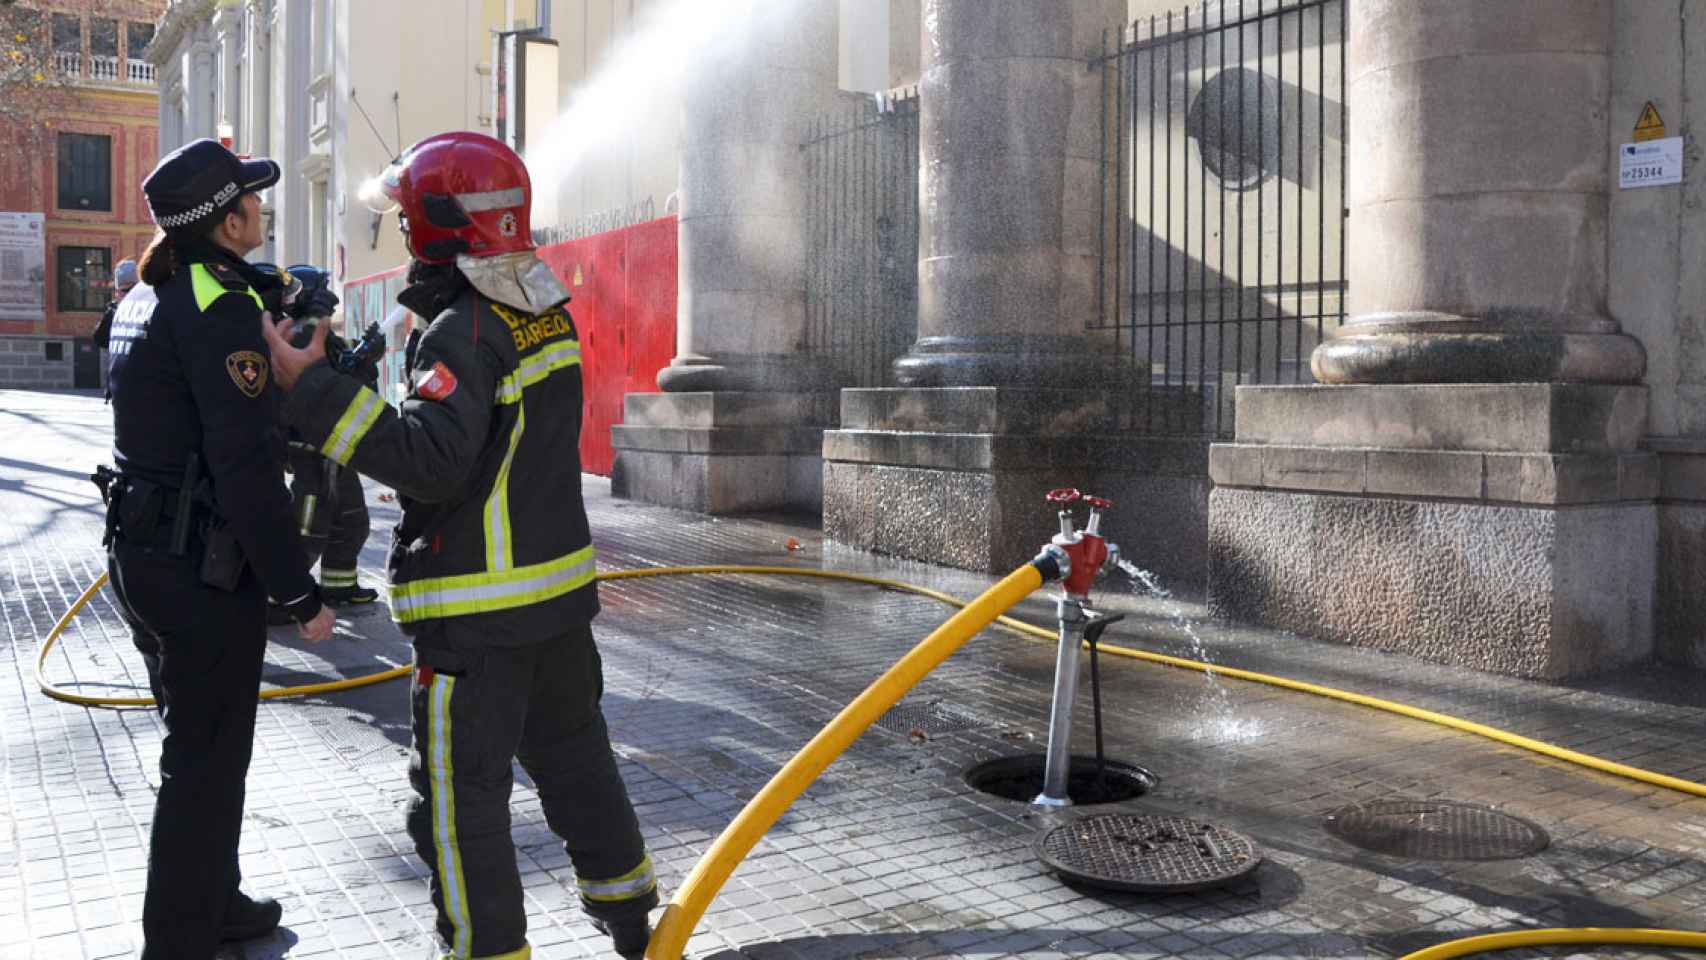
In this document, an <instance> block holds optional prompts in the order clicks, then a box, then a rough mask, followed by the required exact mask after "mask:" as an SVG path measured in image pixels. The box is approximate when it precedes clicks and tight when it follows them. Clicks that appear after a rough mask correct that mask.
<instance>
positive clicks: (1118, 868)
mask: <svg viewBox="0 0 1706 960" xmlns="http://www.w3.org/2000/svg"><path fill="white" fill-rule="evenodd" d="M1036 852H1037V856H1038V857H1039V858H1041V859H1042V861H1043V863H1045V864H1047V865H1048V866H1049V869H1051V870H1054V871H1055V872H1056V873H1059V874H1060V875H1061V876H1062V877H1063V878H1064V879H1067V880H1076V881H1079V882H1082V883H1087V884H1090V885H1091V886H1096V887H1107V888H1109V889H1112V890H1129V891H1134V892H1138V893H1176V892H1179V891H1185V890H1202V889H1206V888H1208V887H1218V886H1222V885H1224V884H1227V883H1230V882H1232V881H1233V880H1236V879H1238V878H1239V877H1242V876H1244V875H1245V874H1247V873H1249V872H1250V871H1252V870H1254V869H1256V866H1257V865H1258V864H1260V863H1261V862H1262V855H1261V853H1260V852H1259V851H1258V850H1257V849H1256V845H1255V844H1254V843H1253V842H1251V840H1250V838H1248V837H1246V836H1244V835H1243V834H1238V833H1233V832H1232V831H1230V830H1222V829H1221V828H1219V827H1215V826H1210V825H1209V824H1206V823H1198V822H1197V821H1195V820H1186V819H1184V818H1182V817H1147V816H1136V815H1132V814H1124V813H1101V814H1096V815H1095V816H1090V817H1085V818H1083V819H1081V820H1074V821H1072V822H1071V823H1067V824H1063V825H1061V826H1058V827H1055V828H1054V829H1052V830H1049V831H1047V832H1046V833H1044V834H1043V835H1042V836H1040V837H1038V838H1037V840H1036Z"/></svg>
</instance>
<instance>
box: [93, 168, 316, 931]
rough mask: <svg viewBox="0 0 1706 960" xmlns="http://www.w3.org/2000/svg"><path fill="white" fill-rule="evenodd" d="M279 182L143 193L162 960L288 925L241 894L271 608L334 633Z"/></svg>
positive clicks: (135, 405) (154, 878)
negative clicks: (302, 402)
mask: <svg viewBox="0 0 1706 960" xmlns="http://www.w3.org/2000/svg"><path fill="white" fill-rule="evenodd" d="M278 176H279V168H278V165H277V164H275V163H274V162H272V161H271V160H253V161H241V160H239V159H238V158H237V157H235V156H234V155H232V153H231V152H230V151H229V150H227V149H225V148H224V147H222V146H220V145H219V144H218V143H216V142H214V141H212V140H198V141H196V142H195V143H191V144H188V145H187V146H184V147H183V148H181V149H179V150H176V151H174V152H173V153H171V154H170V155H168V156H167V157H166V158H165V159H163V160H161V161H160V164H159V166H157V167H155V168H154V172H153V173H151V174H149V176H148V179H147V180H145V181H144V182H143V184H142V190H143V193H144V194H145V195H146V196H147V198H148V206H149V209H150V210H151V211H152V212H153V215H154V222H155V223H156V224H158V225H159V227H160V228H161V232H160V233H158V234H157V235H156V236H155V238H154V241H153V243H152V244H151V245H150V246H149V247H148V250H147V252H145V253H144V254H143V256H142V262H141V279H142V283H141V284H140V285H138V286H137V287H136V288H135V289H134V290H132V291H131V292H130V294H129V295H128V296H127V297H125V299H124V301H123V303H121V304H120V306H119V309H118V312H117V315H116V316H115V318H114V321H113V329H112V341H111V344H112V346H111V349H112V354H113V362H112V374H111V387H112V399H113V427H114V439H113V454H114V456H115V457H116V458H117V461H118V468H119V471H120V474H119V476H118V477H117V479H116V480H112V481H111V482H110V483H109V484H108V485H107V486H106V488H105V489H104V493H105V495H106V498H107V501H108V520H107V529H108V535H109V554H108V559H109V565H108V570H109V572H110V575H111V580H112V585H113V587H114V590H115V592H116V594H117V597H118V600H119V604H120V606H121V607H122V609H123V610H124V612H125V616H126V619H127V620H129V622H130V625H131V628H132V630H133V632H134V639H135V643H136V646H137V648H138V649H139V650H141V651H142V655H143V659H144V661H145V662H146V663H147V667H148V679H149V683H150V685H151V686H152V687H153V689H154V696H155V697H156V699H157V700H158V701H159V705H160V710H161V716H162V718H163V720H164V722H165V727H166V736H165V741H164V743H163V744H162V748H161V754H160V790H159V794H158V796H157V798H156V800H155V805H154V823H153V828H152V831H151V834H150V837H149V855H148V889H147V893H146V896H145V898H144V900H143V907H142V929H143V937H144V946H143V951H142V957H143V958H144V960H166V958H171V960H205V958H209V957H212V956H213V955H214V953H215V951H216V950H217V945H218V943H219V942H220V941H221V940H236V939H247V938H250V937H255V936H260V935H263V934H265V933H267V932H269V931H271V930H272V929H273V928H274V927H276V926H277V925H278V922H279V917H280V913H281V910H280V907H279V905H278V903H277V902H276V901H273V900H271V899H261V900H254V899H250V898H249V897H248V896H246V895H245V894H243V893H241V892H240V891H239V890H238V882H239V880H240V872H239V870H238V864H237V848H238V840H239V833H240V828H241V825H242V820H243V795H244V779H245V777H246V775H247V772H248V768H249V753H250V748H251V746H252V743H253V740H254V729H255V704H256V698H255V694H256V691H257V688H258V687H259V685H260V679H261V661H262V657H263V654H264V652H265V648H266V624H265V615H266V595H267V593H268V592H270V593H272V594H273V595H274V596H278V597H281V598H285V599H286V600H287V603H286V606H287V607H288V608H289V610H290V612H291V614H292V616H294V617H295V618H296V620H297V622H298V623H299V624H300V630H301V633H302V636H303V638H304V639H306V640H309V641H311V642H318V641H321V640H324V639H326V638H327V637H328V636H330V635H331V631H332V626H333V619H332V614H331V612H330V611H329V610H327V609H326V608H325V607H324V606H322V605H321V603H320V598H319V596H318V595H317V593H316V591H315V587H314V581H313V579H312V578H311V577H310V576H309V575H308V569H307V565H306V564H304V563H303V560H302V549H301V547H300V545H299V544H298V543H297V538H296V531H295V527H294V525H293V524H292V523H291V515H290V498H289V494H288V493H287V492H286V491H285V489H284V484H283V479H282V477H283V467H282V465H281V464H280V462H279V459H278V453H277V450H276V447H275V446H274V439H275V436H276V427H275V426H274V405H275V403H276V399H275V398H274V394H273V393H272V392H271V391H268V390H267V381H268V379H269V378H270V376H271V369H272V368H271V362H270V359H269V357H268V354H267V345H266V342H265V341H264V340H263V339H262V335H261V330H262V316H261V307H260V297H259V294H258V291H257V289H256V284H260V285H262V286H263V287H264V286H265V285H266V278H264V277H263V276H261V275H260V274H259V273H257V272H256V271H255V270H253V269H252V268H251V267H250V266H249V265H248V264H247V263H245V262H244V261H243V255H244V254H246V253H248V252H249V251H251V250H254V249H255V248H256V247H258V246H260V244H261V237H262V228H263V224H262V220H261V215H260V204H259V201H258V199H257V198H256V196H255V192H256V191H258V190H263V189H265V188H267V187H269V186H271V185H272V184H273V183H275V182H276V181H277V180H278Z"/></svg>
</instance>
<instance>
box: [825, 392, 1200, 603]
mask: <svg viewBox="0 0 1706 960" xmlns="http://www.w3.org/2000/svg"><path fill="white" fill-rule="evenodd" d="M1117 399H1118V398H1117V396H1115V395H1112V394H1110V393H1109V392H1106V391H1068V390H1034V389H1023V388H1006V387H946V388H933V389H874V390H873V389H859V390H843V391H842V393H841V427H840V428H839V429H835V430H830V431H827V432H826V433H825V434H824V446H823V456H824V472H823V492H824V508H823V509H824V514H823V523H824V533H825V534H826V535H828V536H829V537H831V538H832V539H834V540H837V541H839V542H841V543H844V544H847V545H849V546H853V547H857V548H859V549H863V550H871V551H875V552H878V553H884V554H888V555H891V556H898V557H904V558H906V559H910V560H920V561H925V562H928V563H937V564H943V565H946V566H953V567H959V568H962V569H967V570H979V571H984V572H989V573H1006V572H1008V571H1010V570H1012V569H1013V568H1015V567H1017V566H1019V565H1020V564H1022V563H1025V562H1026V561H1028V560H1030V559H1031V558H1032V557H1034V556H1036V553H1037V550H1038V549H1039V548H1041V547H1042V545H1043V544H1045V543H1047V542H1048V540H1049V538H1050V537H1052V536H1053V535H1054V534H1055V533H1056V532H1058V530H1059V523H1058V521H1057V520H1056V518H1055V510H1054V508H1052V507H1050V506H1049V505H1048V504H1047V503H1046V502H1045V501H1044V495H1045V494H1046V493H1047V492H1048V491H1049V490H1051V489H1054V488H1056V487H1078V488H1080V489H1082V490H1084V491H1086V492H1091V493H1096V494H1100V495H1102V496H1106V497H1108V498H1110V499H1112V500H1113V501H1114V504H1115V506H1114V509H1113V511H1112V512H1111V513H1110V515H1109V518H1108V521H1107V524H1106V527H1105V530H1106V532H1107V534H1108V536H1109V537H1110V538H1111V539H1113V540H1114V541H1115V542H1117V543H1119V545H1120V547H1121V549H1122V550H1123V551H1124V552H1125V556H1126V557H1127V558H1128V559H1130V560H1131V561H1132V562H1134V563H1136V564H1138V565H1139V566H1142V567H1144V568H1146V569H1149V570H1153V571H1155V572H1156V573H1158V574H1160V575H1161V576H1162V577H1163V578H1164V579H1166V580H1167V581H1168V583H1169V584H1171V585H1173V587H1174V588H1175V589H1182V590H1184V591H1186V592H1197V591H1200V590H1201V588H1202V585H1203V583H1204V578H1205V576H1206V560H1207V558H1206V554H1205V553H1204V550H1203V546H1204V543H1205V541H1206V532H1207V520H1208V514H1207V510H1208V481H1207V476H1206V473H1207V453H1208V449H1207V448H1208V444H1207V441H1205V440H1197V439H1171V438H1156V437H1144V436H1140V435H1134V434H1131V433H1127V432H1122V431H1121V430H1120V425H1121V423H1122V418H1121V415H1120V411H1119V410H1118V406H1117V402H1116V401H1117Z"/></svg>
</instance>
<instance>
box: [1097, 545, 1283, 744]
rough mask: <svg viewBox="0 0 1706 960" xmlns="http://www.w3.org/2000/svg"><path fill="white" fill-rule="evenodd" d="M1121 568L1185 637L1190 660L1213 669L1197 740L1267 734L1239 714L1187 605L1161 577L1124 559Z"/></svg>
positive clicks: (1206, 677) (1199, 708) (1200, 703)
mask: <svg viewBox="0 0 1706 960" xmlns="http://www.w3.org/2000/svg"><path fill="white" fill-rule="evenodd" d="M1118 565H1119V569H1120V572H1121V573H1124V574H1125V575H1126V576H1127V577H1130V578H1131V581H1132V588H1133V591H1134V592H1137V591H1139V590H1141V591H1142V592H1143V593H1144V594H1147V595H1148V596H1149V597H1151V598H1153V599H1154V600H1156V601H1157V602H1158V603H1160V604H1161V610H1162V613H1163V615H1164V616H1166V617H1167V619H1168V620H1169V621H1170V622H1171V623H1172V625H1173V627H1174V629H1176V630H1178V631H1179V632H1180V633H1181V634H1183V635H1184V637H1185V640H1186V641H1187V643H1188V644H1189V650H1187V651H1185V653H1184V655H1185V656H1186V658H1187V659H1191V660H1196V661H1199V662H1201V663H1206V664H1210V668H1209V669H1207V670H1204V671H1203V681H1204V684H1205V689H1204V690H1203V693H1202V695H1201V696H1200V697H1199V698H1198V699H1197V702H1196V704H1195V709H1194V711H1193V714H1195V715H1197V716H1198V717H1199V719H1200V722H1199V723H1198V724H1197V726H1196V727H1195V728H1193V729H1192V730H1191V731H1190V732H1191V735H1192V737H1193V739H1199V740H1216V741H1238V740H1250V739H1254V738H1255V737H1258V736H1260V735H1261V734H1262V733H1263V732H1264V731H1263V727H1262V724H1261V723H1260V722H1258V721H1255V720H1251V719H1249V718H1241V717H1238V716H1236V715H1235V710H1234V707H1233V704H1232V693H1231V691H1229V690H1227V689H1226V685H1225V684H1223V683H1221V682H1220V677H1219V676H1217V675H1216V674H1215V671H1214V669H1213V666H1212V665H1213V663H1214V657H1213V656H1212V655H1211V654H1210V653H1209V649H1208V645H1207V644H1205V643H1204V642H1203V639H1202V636H1201V635H1200V634H1199V633H1198V632H1197V625H1196V622H1195V621H1193V620H1192V618H1191V616H1190V613H1189V611H1187V610H1186V609H1185V605H1184V604H1183V603H1182V602H1180V601H1179V600H1178V598H1176V597H1174V596H1173V592H1172V591H1171V590H1168V589H1167V587H1166V586H1165V585H1163V584H1162V582H1161V577H1160V576H1159V575H1157V574H1155V573H1153V572H1152V571H1149V570H1145V569H1143V568H1142V567H1140V566H1138V565H1137V564H1135V563H1132V562H1131V561H1130V560H1126V559H1124V558H1121V559H1120V560H1119V561H1118Z"/></svg>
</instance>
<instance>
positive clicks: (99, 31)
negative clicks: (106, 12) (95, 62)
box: [89, 17, 118, 57]
mask: <svg viewBox="0 0 1706 960" xmlns="http://www.w3.org/2000/svg"><path fill="white" fill-rule="evenodd" d="M89 53H91V54H93V55H94V56H97V57H116V56H118V21H117V20H114V19H112V18H110V17H94V18H92V19H91V20H90V21H89Z"/></svg>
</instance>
